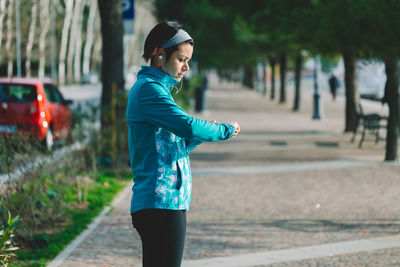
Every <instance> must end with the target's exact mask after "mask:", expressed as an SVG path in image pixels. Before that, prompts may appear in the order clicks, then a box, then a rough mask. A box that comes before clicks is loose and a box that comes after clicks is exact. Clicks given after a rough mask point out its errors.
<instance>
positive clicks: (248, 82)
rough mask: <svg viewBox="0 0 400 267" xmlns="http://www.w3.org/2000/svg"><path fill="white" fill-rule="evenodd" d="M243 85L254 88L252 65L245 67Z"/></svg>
mask: <svg viewBox="0 0 400 267" xmlns="http://www.w3.org/2000/svg"><path fill="white" fill-rule="evenodd" d="M243 85H244V86H245V87H247V88H251V89H253V88H254V69H253V67H252V66H251V65H246V66H245V67H244V77H243Z"/></svg>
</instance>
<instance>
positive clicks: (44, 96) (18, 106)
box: [0, 78, 72, 149]
mask: <svg viewBox="0 0 400 267" xmlns="http://www.w3.org/2000/svg"><path fill="white" fill-rule="evenodd" d="M71 103H72V101H71V100H65V99H64V97H63V96H62V95H61V93H60V91H59V90H58V89H57V86H56V84H55V83H54V81H52V80H50V79H36V78H0V133H2V134H3V135H9V134H13V133H19V134H22V135H29V134H33V136H34V137H36V138H39V139H40V140H41V141H42V143H43V145H44V146H45V148H47V149H50V148H51V147H52V146H53V144H54V142H56V141H59V140H63V139H66V138H67V137H68V136H69V134H70V130H71V125H72V111H71V109H70V107H69V106H70V104H71Z"/></svg>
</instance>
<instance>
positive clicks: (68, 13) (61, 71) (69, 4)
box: [58, 0, 74, 84]
mask: <svg viewBox="0 0 400 267" xmlns="http://www.w3.org/2000/svg"><path fill="white" fill-rule="evenodd" d="M73 8H74V0H70V1H66V2H65V19H64V25H63V29H62V34H61V45H60V58H59V63H58V79H59V82H60V83H61V84H64V83H65V58H66V56H67V47H68V40H69V35H70V34H69V29H70V27H71V19H72V11H73Z"/></svg>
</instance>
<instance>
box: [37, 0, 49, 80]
mask: <svg viewBox="0 0 400 267" xmlns="http://www.w3.org/2000/svg"><path fill="white" fill-rule="evenodd" d="M49 5H50V2H49V0H41V1H40V28H41V32H40V37H39V77H40V78H43V77H44V76H45V65H46V36H47V33H48V32H49V30H50V23H51V21H50V12H49Z"/></svg>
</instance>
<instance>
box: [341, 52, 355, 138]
mask: <svg viewBox="0 0 400 267" xmlns="http://www.w3.org/2000/svg"><path fill="white" fill-rule="evenodd" d="M343 60H344V68H345V72H344V83H345V88H346V118H345V129H344V131H345V132H353V131H354V130H355V128H356V110H357V109H356V108H357V105H358V103H359V96H358V89H357V60H356V57H355V54H354V53H353V52H351V51H346V52H344V53H343Z"/></svg>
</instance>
